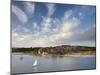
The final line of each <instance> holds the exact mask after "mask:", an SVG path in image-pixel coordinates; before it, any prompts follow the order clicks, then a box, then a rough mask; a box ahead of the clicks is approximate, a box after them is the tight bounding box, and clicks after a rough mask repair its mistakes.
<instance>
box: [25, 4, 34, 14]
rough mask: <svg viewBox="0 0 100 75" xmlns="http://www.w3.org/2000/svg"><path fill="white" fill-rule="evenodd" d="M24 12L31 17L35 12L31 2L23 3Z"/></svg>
mask: <svg viewBox="0 0 100 75" xmlns="http://www.w3.org/2000/svg"><path fill="white" fill-rule="evenodd" d="M24 4H25V10H26V13H27V14H28V15H32V14H33V13H34V11H35V4H34V3H33V2H24Z"/></svg>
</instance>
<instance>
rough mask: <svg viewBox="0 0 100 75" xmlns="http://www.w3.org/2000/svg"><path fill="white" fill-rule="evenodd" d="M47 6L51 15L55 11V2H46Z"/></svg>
mask: <svg viewBox="0 0 100 75" xmlns="http://www.w3.org/2000/svg"><path fill="white" fill-rule="evenodd" d="M46 7H47V9H48V14H47V15H48V16H51V15H52V14H53V13H54V12H55V4H51V3H48V4H46Z"/></svg>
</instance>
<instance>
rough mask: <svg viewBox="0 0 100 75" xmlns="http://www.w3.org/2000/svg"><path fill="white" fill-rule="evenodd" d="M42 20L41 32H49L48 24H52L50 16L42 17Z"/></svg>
mask: <svg viewBox="0 0 100 75" xmlns="http://www.w3.org/2000/svg"><path fill="white" fill-rule="evenodd" d="M42 19H43V21H42V23H41V25H42V31H43V32H49V31H50V26H51V25H52V18H50V17H42Z"/></svg>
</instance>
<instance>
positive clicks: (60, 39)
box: [11, 0, 96, 47]
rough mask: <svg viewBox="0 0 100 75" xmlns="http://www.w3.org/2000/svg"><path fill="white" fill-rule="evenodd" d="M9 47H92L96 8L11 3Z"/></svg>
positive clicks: (40, 3) (20, 2)
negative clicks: (10, 38)
mask: <svg viewBox="0 0 100 75" xmlns="http://www.w3.org/2000/svg"><path fill="white" fill-rule="evenodd" d="M11 26H12V47H49V46H58V45H81V46H95V42H96V41H95V39H96V36H95V35H96V33H95V27H96V7H95V6H89V5H72V4H58V3H43V2H28V1H26V2H25V1H15V0H13V1H12V5H11Z"/></svg>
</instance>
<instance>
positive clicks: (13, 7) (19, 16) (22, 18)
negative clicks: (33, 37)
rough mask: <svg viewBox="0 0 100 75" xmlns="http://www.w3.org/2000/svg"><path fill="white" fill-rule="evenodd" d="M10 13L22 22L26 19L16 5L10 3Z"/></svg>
mask: <svg viewBox="0 0 100 75" xmlns="http://www.w3.org/2000/svg"><path fill="white" fill-rule="evenodd" d="M12 13H14V14H15V15H16V16H17V18H18V19H19V21H20V22H21V23H22V24H25V23H26V22H27V21H28V17H27V15H26V14H25V13H24V12H23V11H22V10H21V9H20V8H18V7H17V6H15V5H12Z"/></svg>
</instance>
